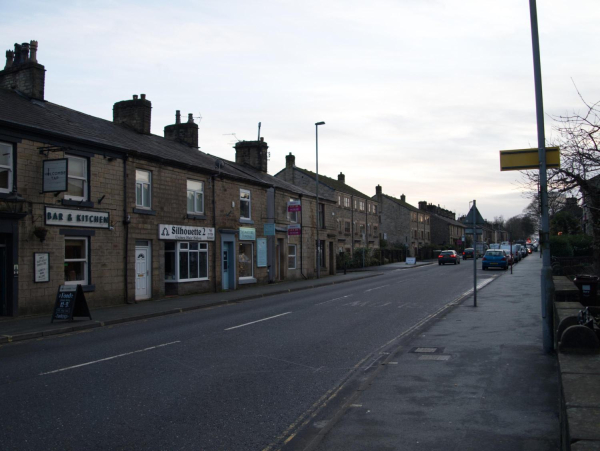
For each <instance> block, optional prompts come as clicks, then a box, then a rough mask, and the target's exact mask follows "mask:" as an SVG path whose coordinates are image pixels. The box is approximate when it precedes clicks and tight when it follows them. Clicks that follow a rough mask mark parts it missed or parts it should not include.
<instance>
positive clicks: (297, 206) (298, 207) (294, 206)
mask: <svg viewBox="0 0 600 451" xmlns="http://www.w3.org/2000/svg"><path fill="white" fill-rule="evenodd" d="M287 209H288V212H290V213H292V212H294V211H302V203H301V202H300V201H299V200H291V201H289V202H288V203H287Z"/></svg>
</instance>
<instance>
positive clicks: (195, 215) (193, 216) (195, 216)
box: [187, 213, 206, 219]
mask: <svg viewBox="0 0 600 451" xmlns="http://www.w3.org/2000/svg"><path fill="white" fill-rule="evenodd" d="M187 218H188V219H206V215H203V214H200V213H188V214H187Z"/></svg>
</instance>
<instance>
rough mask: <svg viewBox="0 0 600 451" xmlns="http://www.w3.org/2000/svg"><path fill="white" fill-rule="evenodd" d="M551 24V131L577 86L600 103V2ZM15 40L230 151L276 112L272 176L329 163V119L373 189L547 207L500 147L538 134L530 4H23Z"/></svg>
mask: <svg viewBox="0 0 600 451" xmlns="http://www.w3.org/2000/svg"><path fill="white" fill-rule="evenodd" d="M538 21H539V28H540V47H541V54H542V77H543V88H544V107H545V113H546V136H547V139H551V138H552V123H553V122H552V119H551V116H557V115H560V114H565V113H569V112H573V111H580V110H582V104H581V101H580V100H579V97H578V94H577V91H576V89H575V87H574V85H576V86H577V88H578V89H579V91H580V92H581V94H582V95H583V96H584V98H585V99H586V100H587V101H588V102H595V101H598V100H600V83H599V81H600V80H599V78H600V54H599V52H598V49H599V48H600V34H598V33H597V26H598V24H599V23H600V4H599V3H598V0H538ZM0 38H1V40H0V41H1V44H2V45H3V46H4V47H5V49H11V48H12V46H13V44H14V43H15V42H19V43H21V42H29V41H30V40H32V39H35V40H37V41H38V42H39V49H38V61H39V62H40V63H41V64H43V65H44V66H45V67H46V71H47V72H46V100H49V101H51V102H54V103H57V104H60V105H64V106H67V107H69V108H73V109H75V110H78V111H82V112H84V113H87V114H90V115H93V116H97V117H101V118H105V119H108V120H112V106H113V104H114V103H115V102H117V101H120V100H127V99H130V98H131V96H132V95H133V94H141V93H144V94H146V95H147V98H148V99H149V100H150V101H152V107H153V109H152V132H153V133H154V134H157V135H161V136H162V135H163V128H164V126H165V125H169V124H172V123H174V122H175V110H181V113H182V116H184V118H187V113H193V114H194V116H195V117H196V121H200V135H199V142H200V147H201V150H202V151H204V152H207V153H210V154H213V155H217V156H219V157H221V158H225V159H229V160H233V159H234V158H235V154H234V150H233V145H234V143H235V141H236V139H237V140H256V138H257V136H258V123H259V122H262V130H261V136H264V137H265V141H267V142H268V144H269V151H270V161H269V173H270V174H275V173H277V172H278V171H279V170H281V169H282V168H283V167H284V166H285V155H286V154H288V153H289V152H291V153H293V154H294V155H295V156H296V165H297V166H299V167H301V168H306V169H310V170H313V171H314V170H315V160H316V158H315V126H314V124H315V122H318V121H325V122H326V125H324V126H321V127H320V128H319V173H320V174H323V175H327V176H329V177H333V178H337V174H339V173H340V172H343V173H344V174H345V176H346V183H348V184H349V185H351V186H353V187H354V188H356V189H358V190H360V191H362V192H363V193H365V194H368V195H369V196H371V195H373V194H375V186H376V185H378V184H380V185H381V186H382V187H383V192H384V193H385V194H389V195H392V196H395V197H399V196H400V195H401V194H405V195H406V200H407V202H409V203H411V204H412V205H414V206H417V205H418V202H419V201H423V200H424V201H427V202H429V203H433V204H439V205H440V206H442V207H445V208H447V209H449V210H452V211H454V212H456V213H457V214H464V213H466V212H467V211H468V208H469V202H470V201H471V200H473V199H476V200H477V206H478V208H479V211H480V212H481V213H482V215H483V217H484V218H487V219H489V220H492V219H493V218H494V217H495V216H500V215H502V216H504V218H505V219H508V218H509V217H512V216H515V215H518V214H521V213H522V210H523V208H525V207H526V205H527V204H528V203H529V199H527V198H526V197H524V196H523V194H522V192H521V190H520V184H519V180H520V176H519V173H518V172H500V167H499V154H498V151H499V150H505V149H521V148H528V147H536V146H537V135H536V116H535V96H534V78H533V62H532V50H531V29H530V16H529V1H528V0H502V1H498V0H396V1H381V0H370V1H368V2H365V1H354V0H344V1H337V0H330V1H327V2H325V1H321V2H317V1H312V0H309V1H306V0H303V1H298V0H294V1H291V0H290V1H287V0H282V1H275V0H270V1H248V0H245V1H239V0H231V1H228V0H218V1H212V0H210V1H206V0H190V1H181V0H173V1H170V2H166V1H158V0H144V1H133V0H119V1H108V0H104V1H83V0H82V1H71V0H60V1H55V0H43V1H31V0H19V1H18V2H8V1H5V2H2V14H1V15H0ZM200 117H201V119H200ZM233 134H235V135H233Z"/></svg>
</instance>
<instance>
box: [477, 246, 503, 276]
mask: <svg viewBox="0 0 600 451" xmlns="http://www.w3.org/2000/svg"><path fill="white" fill-rule="evenodd" d="M489 268H501V269H508V256H507V254H506V252H505V251H504V250H503V249H489V250H488V251H487V252H486V253H485V255H484V256H483V258H482V259H481V269H483V270H484V271H485V270H486V269H489Z"/></svg>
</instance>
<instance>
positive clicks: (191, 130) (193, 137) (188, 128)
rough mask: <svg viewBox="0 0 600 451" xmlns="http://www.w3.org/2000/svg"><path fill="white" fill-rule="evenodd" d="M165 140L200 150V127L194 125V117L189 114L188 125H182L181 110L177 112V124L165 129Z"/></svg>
mask: <svg viewBox="0 0 600 451" xmlns="http://www.w3.org/2000/svg"><path fill="white" fill-rule="evenodd" d="M164 134H165V138H166V139H168V140H170V141H175V142H178V143H182V144H187V145H188V146H190V147H193V148H194V149H197V148H198V125H197V124H195V123H194V115H193V114H192V113H189V114H188V120H187V122H186V123H184V124H182V123H181V110H175V123H174V124H171V125H167V126H165V128H164Z"/></svg>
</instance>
